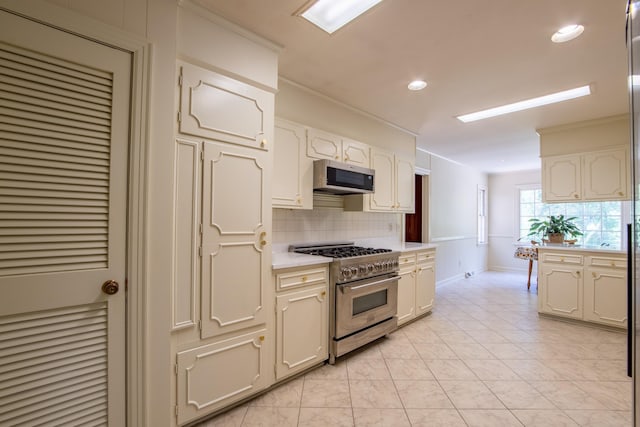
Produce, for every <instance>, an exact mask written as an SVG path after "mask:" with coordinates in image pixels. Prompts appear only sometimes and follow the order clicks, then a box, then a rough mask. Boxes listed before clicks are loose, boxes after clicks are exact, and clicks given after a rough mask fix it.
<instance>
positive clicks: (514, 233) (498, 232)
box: [488, 170, 541, 271]
mask: <svg viewBox="0 0 640 427" xmlns="http://www.w3.org/2000/svg"><path fill="white" fill-rule="evenodd" d="M540 180H541V177H540V170H530V171H522V172H512V173H503V174H492V175H489V210H488V213H489V261H488V262H489V270H496V271H527V268H528V266H529V264H528V262H527V261H525V260H522V259H518V258H514V257H513V253H514V251H515V245H516V241H517V240H518V238H519V237H520V236H519V235H518V231H519V225H518V221H519V218H518V204H519V192H518V190H519V187H520V186H527V185H540ZM526 242H527V241H525V243H526Z"/></svg>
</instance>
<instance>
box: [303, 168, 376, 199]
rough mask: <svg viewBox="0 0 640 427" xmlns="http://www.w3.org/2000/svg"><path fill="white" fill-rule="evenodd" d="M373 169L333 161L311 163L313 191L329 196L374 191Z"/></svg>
mask: <svg viewBox="0 0 640 427" xmlns="http://www.w3.org/2000/svg"><path fill="white" fill-rule="evenodd" d="M374 175H375V172H374V170H373V169H368V168H363V167H360V166H356V165H350V164H347V163H342V162H336V161H334V160H315V161H314V162H313V190H314V191H319V192H322V193H331V194H363V193H373V191H374Z"/></svg>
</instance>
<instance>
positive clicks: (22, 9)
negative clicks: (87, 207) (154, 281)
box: [0, 0, 151, 426]
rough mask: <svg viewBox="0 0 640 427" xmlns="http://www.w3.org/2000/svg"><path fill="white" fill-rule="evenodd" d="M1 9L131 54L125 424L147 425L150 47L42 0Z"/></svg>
mask: <svg viewBox="0 0 640 427" xmlns="http://www.w3.org/2000/svg"><path fill="white" fill-rule="evenodd" d="M0 10H3V11H5V12H8V13H12V14H14V15H18V16H21V17H23V18H26V19H29V20H31V21H35V22H38V23H41V24H44V25H47V26H50V27H54V28H56V29H58V30H60V31H65V32H67V33H71V34H74V35H76V36H78V37H82V38H85V39H88V40H92V41H95V42H98V43H101V44H105V45H108V46H110V47H112V48H114V49H119V50H123V51H125V52H129V53H130V54H131V65H132V73H131V101H130V102H131V104H130V125H129V148H128V161H129V168H128V184H127V189H128V198H127V221H128V224H127V236H126V250H127V259H126V263H127V266H126V271H125V274H126V278H127V283H126V284H125V286H126V288H127V296H126V325H127V327H126V338H125V339H126V343H125V346H126V375H125V381H126V393H127V397H126V406H127V416H126V419H127V425H130V426H144V425H146V419H145V418H146V411H145V408H146V395H145V369H144V361H145V360H146V353H145V346H144V342H145V336H146V332H145V330H146V324H145V320H144V319H145V311H144V296H145V294H146V292H145V289H146V274H147V273H146V270H145V263H146V258H147V256H146V254H147V245H146V241H147V240H146V234H147V233H146V231H145V227H144V224H145V217H144V215H145V212H146V211H147V209H146V207H147V183H148V179H147V175H148V172H147V158H148V145H149V138H148V135H149V128H148V126H149V124H148V117H147V116H148V113H147V112H148V107H149V102H148V92H149V84H150V78H149V77H150V64H151V58H150V44H149V42H148V41H147V40H145V39H144V38H141V37H140V36H136V35H134V34H130V33H127V32H126V31H124V30H122V29H119V28H114V27H112V26H110V25H107V24H105V23H102V22H98V21H96V20H93V19H91V18H90V17H87V16H82V15H79V14H74V13H72V12H70V11H68V10H66V9H63V8H60V7H58V6H56V5H54V4H52V3H47V2H44V1H41V0H30V1H28V2H18V1H11V0H0Z"/></svg>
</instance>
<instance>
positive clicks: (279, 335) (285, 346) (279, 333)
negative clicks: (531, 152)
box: [274, 265, 329, 381]
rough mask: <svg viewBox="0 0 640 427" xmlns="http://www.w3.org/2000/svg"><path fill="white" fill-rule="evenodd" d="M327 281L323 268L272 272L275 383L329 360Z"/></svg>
mask: <svg viewBox="0 0 640 427" xmlns="http://www.w3.org/2000/svg"><path fill="white" fill-rule="evenodd" d="M328 280H329V271H328V267H327V266H326V265H324V266H314V267H312V268H309V267H304V268H289V269H284V270H276V271H275V272H274V287H275V289H276V355H275V357H276V366H275V373H276V381H279V380H281V379H283V378H286V377H289V376H291V375H294V374H296V373H299V372H302V371H303V370H305V369H308V368H310V367H312V366H314V365H318V364H321V363H323V362H324V361H325V360H327V359H328V357H329V349H328V344H329V298H328V295H329V290H328Z"/></svg>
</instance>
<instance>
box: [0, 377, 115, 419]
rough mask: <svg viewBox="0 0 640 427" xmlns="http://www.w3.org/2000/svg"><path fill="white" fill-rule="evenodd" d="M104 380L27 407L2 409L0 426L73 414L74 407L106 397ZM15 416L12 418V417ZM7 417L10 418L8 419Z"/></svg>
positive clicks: (41, 400)
mask: <svg viewBox="0 0 640 427" xmlns="http://www.w3.org/2000/svg"><path fill="white" fill-rule="evenodd" d="M106 388H107V387H106V378H105V379H103V380H102V381H94V382H92V383H88V384H87V386H86V387H84V388H79V389H76V390H75V391H72V392H69V393H65V394H61V395H58V396H56V397H55V398H52V399H43V398H41V399H40V400H39V402H38V403H35V404H30V405H29V406H28V407H16V408H6V409H5V408H3V410H6V412H3V413H2V414H0V425H1V424H2V422H7V423H8V425H16V426H22V425H26V424H28V423H29V422H33V423H35V422H38V420H39V418H40V417H42V416H43V415H50V414H56V415H60V414H65V413H73V409H74V408H75V405H76V404H77V403H78V402H80V403H82V402H85V401H89V400H93V399H100V398H103V399H104V398H105V397H106ZM14 414H15V416H12V415H14ZM8 416H12V417H11V418H9V417H8Z"/></svg>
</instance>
